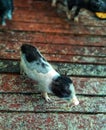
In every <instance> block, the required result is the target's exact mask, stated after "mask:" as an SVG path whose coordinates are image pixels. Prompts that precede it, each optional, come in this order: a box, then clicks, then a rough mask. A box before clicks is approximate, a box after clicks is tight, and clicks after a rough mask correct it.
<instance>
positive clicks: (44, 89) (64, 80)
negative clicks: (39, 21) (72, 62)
mask: <svg viewBox="0 0 106 130" xmlns="http://www.w3.org/2000/svg"><path fill="white" fill-rule="evenodd" d="M20 70H21V73H25V74H26V75H27V76H28V77H29V78H31V79H33V80H35V81H37V82H38V85H39V90H40V92H41V93H42V95H43V97H44V98H45V100H46V101H50V98H49V96H48V94H47V93H52V94H54V95H55V96H57V97H59V98H62V99H65V100H67V101H72V102H73V103H74V105H78V104H79V101H78V99H77V97H76V94H75V90H74V85H73V83H72V80H71V79H70V78H68V77H66V76H62V75H60V74H59V73H58V72H56V70H54V69H53V67H52V66H51V65H50V64H49V63H48V62H47V61H46V59H45V58H44V57H43V56H42V55H41V53H40V52H39V50H38V49H37V48H35V47H34V46H32V45H29V44H23V45H22V46H21V62H20Z"/></svg>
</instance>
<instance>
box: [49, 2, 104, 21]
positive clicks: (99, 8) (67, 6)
mask: <svg viewBox="0 0 106 130" xmlns="http://www.w3.org/2000/svg"><path fill="white" fill-rule="evenodd" d="M56 4H59V6H61V7H62V8H61V9H63V10H64V11H65V12H66V15H67V18H68V19H74V20H75V21H78V14H79V12H80V9H82V8H84V9H87V10H89V11H91V12H94V13H95V12H106V0H52V5H53V6H56ZM73 7H76V9H75V12H74V15H73V16H72V13H71V10H72V9H73Z"/></svg>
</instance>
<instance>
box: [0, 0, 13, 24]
mask: <svg viewBox="0 0 106 130" xmlns="http://www.w3.org/2000/svg"><path fill="white" fill-rule="evenodd" d="M13 9H14V6H13V0H0V23H1V24H2V25H3V26H5V25H6V21H5V20H6V19H8V20H11V19H12V13H13Z"/></svg>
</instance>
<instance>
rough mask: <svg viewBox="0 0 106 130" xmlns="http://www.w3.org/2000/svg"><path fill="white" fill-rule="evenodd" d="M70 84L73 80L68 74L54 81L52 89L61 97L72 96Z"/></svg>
mask: <svg viewBox="0 0 106 130" xmlns="http://www.w3.org/2000/svg"><path fill="white" fill-rule="evenodd" d="M70 84H72V80H71V79H70V78H68V77H66V76H59V77H57V78H56V79H55V80H53V82H52V86H51V90H52V92H53V93H54V94H55V95H56V96H57V97H59V98H70V96H71V93H72V92H71V90H70Z"/></svg>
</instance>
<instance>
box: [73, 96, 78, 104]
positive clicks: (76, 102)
mask: <svg viewBox="0 0 106 130" xmlns="http://www.w3.org/2000/svg"><path fill="white" fill-rule="evenodd" d="M72 103H73V104H74V105H78V104H79V101H78V99H77V97H74V98H73V99H72Z"/></svg>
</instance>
